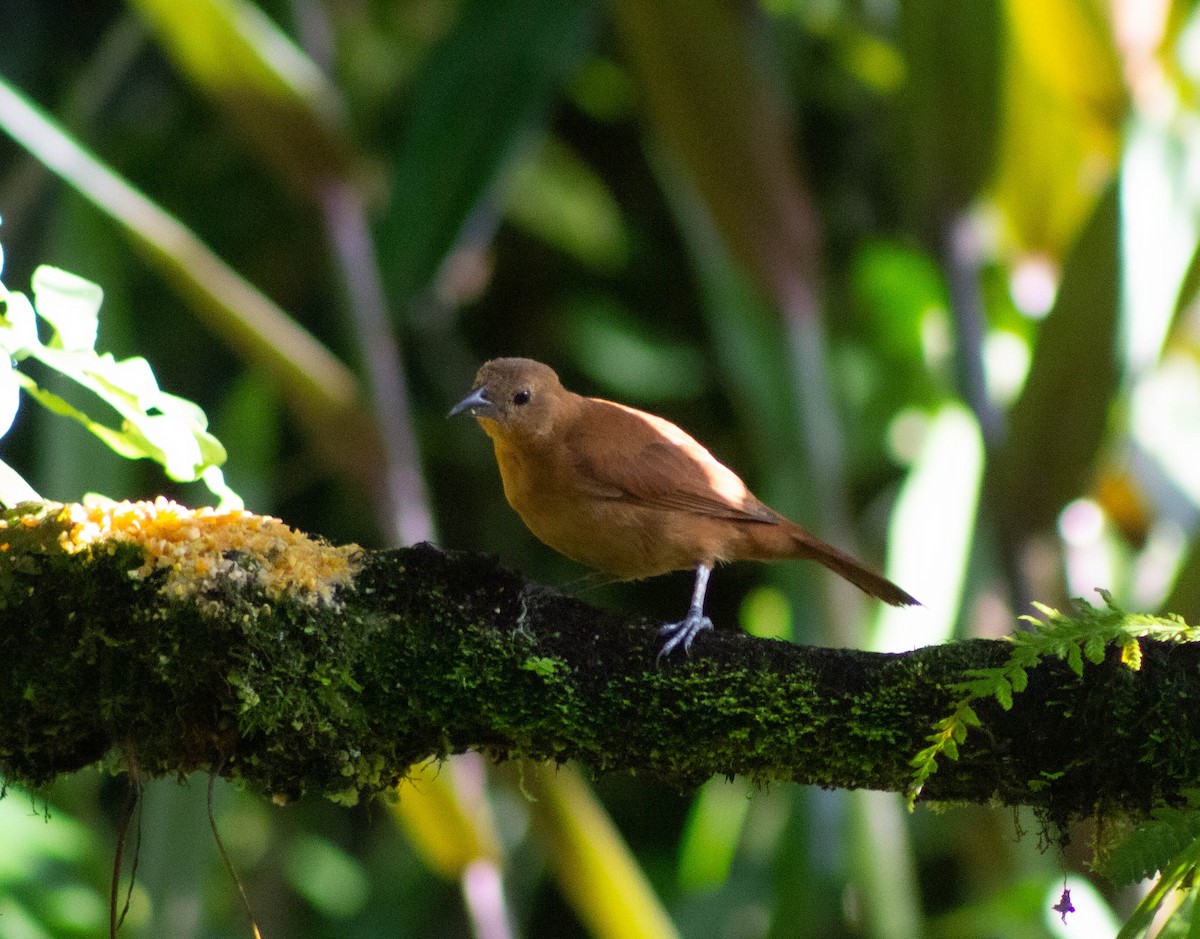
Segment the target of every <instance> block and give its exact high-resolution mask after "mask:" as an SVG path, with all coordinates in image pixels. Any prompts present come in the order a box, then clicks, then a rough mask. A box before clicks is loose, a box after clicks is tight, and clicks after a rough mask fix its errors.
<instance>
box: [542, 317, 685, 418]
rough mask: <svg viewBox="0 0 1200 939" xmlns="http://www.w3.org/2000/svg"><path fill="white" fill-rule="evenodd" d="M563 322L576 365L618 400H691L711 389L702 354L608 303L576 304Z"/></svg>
mask: <svg viewBox="0 0 1200 939" xmlns="http://www.w3.org/2000/svg"><path fill="white" fill-rule="evenodd" d="M563 321H564V326H565V327H566V341H567V343H568V345H569V347H570V349H571V352H572V355H573V357H574V360H575V362H576V364H577V365H578V366H579V368H580V369H581V370H582V371H583V372H584V373H586V374H587V375H588V376H589V377H591V378H592V379H593V380H595V381H596V382H598V383H599V384H601V385H603V386H604V387H605V388H609V389H612V391H613V394H614V395H616V396H617V397H618V398H625V397H627V398H636V399H640V400H642V401H674V400H688V399H694V398H696V397H697V396H698V395H700V394H701V393H702V392H703V391H704V389H705V387H706V386H707V384H708V383H707V380H706V379H707V375H706V371H705V367H704V359H703V357H702V356H701V355H700V354H699V352H697V351H696V350H695V349H694V348H692V347H691V346H685V345H683V344H681V343H678V342H671V341H669V340H668V339H666V338H664V337H662V336H660V335H656V334H655V332H654V331H653V330H652V329H650V328H648V327H647V326H646V325H645V324H644V323H643V322H641V321H639V320H638V319H637V318H636V317H635V316H634V315H633V314H632V313H631V312H630V311H628V310H625V309H623V308H622V307H621V306H620V305H619V304H617V303H615V302H613V301H612V300H610V299H607V298H605V297H581V298H578V299H576V300H574V301H572V302H570V303H569V304H568V305H567V308H566V309H565V310H564V312H563Z"/></svg>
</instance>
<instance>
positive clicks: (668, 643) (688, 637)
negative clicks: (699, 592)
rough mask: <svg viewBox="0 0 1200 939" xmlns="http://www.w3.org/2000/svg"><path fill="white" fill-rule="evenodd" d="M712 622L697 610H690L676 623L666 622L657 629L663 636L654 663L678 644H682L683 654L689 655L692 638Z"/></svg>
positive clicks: (711, 626)
mask: <svg viewBox="0 0 1200 939" xmlns="http://www.w3.org/2000/svg"><path fill="white" fill-rule="evenodd" d="M712 628H713V624H712V620H710V619H709V618H708V617H707V616H705V615H704V614H703V613H701V612H700V611H699V610H691V611H689V612H688V615H687V616H686V617H684V618H683V619H681V620H680V621H679V622H678V623H667V624H666V625H665V626H663V628H662V629H660V630H659V631H658V634H659V635H660V636H664V637H665V638H664V639H663V644H662V648H661V649H659V650H658V657H657V658H656V659H655V660H654V661H655V664H660V663H661V662H662V660H663V658H664V657H666V656H669V655H670V654H671V653H672V652H674V651H675V650H676V649H677V648H679V646H681V645H682V646H683V654H684V655H691V652H692V640H694V639H695V638H696V637H697V636H698V635H699V634H700V633H702V632H704V630H706V629H712Z"/></svg>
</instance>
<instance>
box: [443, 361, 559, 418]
mask: <svg viewBox="0 0 1200 939" xmlns="http://www.w3.org/2000/svg"><path fill="white" fill-rule="evenodd" d="M568 395H569V393H568V392H567V391H566V389H564V388H563V386H562V383H561V382H560V381H559V380H558V376H557V375H556V374H554V369H552V368H550V366H548V365H543V364H542V363H541V362H535V361H534V360H533V359H492V360H491V361H490V362H485V363H484V364H483V365H482V366H481V367H480V369H479V372H478V373H477V374H476V375H475V387H474V388H473V389H472V390H471V393H470V394H469V395H467V396H466V397H465V398H463V399H462V400H461V401H460V402H458V404H456V405H455V406H454V407H453V408H452V409H451V411H450V416H451V417H453V416H454V415H455V414H462V413H463V412H464V411H469V412H470V413H471V414H472V416H474V417H475V418H476V419H478V421H479V423H480V424H481V425H482V426H483V429H484V430H486V431H487V432H488V434H489V435H490V436H495V434H496V433H502V434H505V435H514V436H540V435H542V434H546V433H549V432H550V430H551V429H552V427H553V425H554V421H555V418H556V417H557V416H558V415H559V414H560V413H561V410H562V407H563V403H564V401H566V400H567V399H568Z"/></svg>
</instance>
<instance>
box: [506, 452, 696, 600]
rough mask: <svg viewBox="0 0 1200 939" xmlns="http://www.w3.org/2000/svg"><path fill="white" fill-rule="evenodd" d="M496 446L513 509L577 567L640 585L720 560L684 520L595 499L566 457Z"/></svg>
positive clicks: (626, 501)
mask: <svg viewBox="0 0 1200 939" xmlns="http://www.w3.org/2000/svg"><path fill="white" fill-rule="evenodd" d="M493 441H494V443H495V449H496V462H497V464H498V465H499V467H500V478H501V480H502V481H503V483H504V495H505V498H506V499H507V500H508V504H509V505H511V506H512V507H513V509H514V510H515V511H516V512H517V514H518V515H520V516H521V520H522V521H523V522H524V523H525V525H526V526H527V527H528V528H529V530H530V531H532V532H533V534H534V535H536V536H537V538H538V539H539V540H540V541H542V542H543V543H545V544H547V545H549V546H550V547H551V548H553V549H554V550H555V551H558V552H559V553H560V554H564V555H566V556H567V557H569V558H571V559H572V560H573V561H578V562H579V563H580V564H584V565H586V566H588V567H592V568H595V569H596V570H599V571H602V572H604V573H606V574H609V575H611V576H614V577H618V578H621V579H639V578H642V577H653V576H655V575H657V574H664V573H666V572H668V571H675V570H683V569H685V568H690V567H693V566H695V565H696V564H697V563H699V562H700V561H711V560H716V559H719V558H714V557H707V556H706V555H708V554H712V553H713V552H712V551H710V550H708V548H707V547H706V544H705V541H706V539H703V538H697V532H696V531H694V530H693V531H686V530H684V529H683V528H682V527H681V526H680V524H679V521H680V520H679V518H678V516H679V515H680V513H678V512H669V511H664V510H663V509H660V508H655V507H653V506H648V505H644V504H642V503H640V502H638V501H637V500H635V499H632V498H630V497H628V496H627V495H624V494H621V493H619V492H603V491H598V490H597V489H596V487H595V485H594V484H592V483H589V482H588V481H587V480H585V479H584V478H582V477H581V476H580V474H579V473H578V471H577V470H575V469H574V467H573V465H572V463H571V461H570V459H569V456H567V455H559V456H557V457H556V456H553V455H551V454H549V453H548V452H547V451H546V448H540V449H539V450H538V451H537V452H528V451H527V450H525V449H523V448H520V447H517V446H513V445H512V444H511V443H508V442H506V441H504V440H502V439H501V438H500V437H494V438H493Z"/></svg>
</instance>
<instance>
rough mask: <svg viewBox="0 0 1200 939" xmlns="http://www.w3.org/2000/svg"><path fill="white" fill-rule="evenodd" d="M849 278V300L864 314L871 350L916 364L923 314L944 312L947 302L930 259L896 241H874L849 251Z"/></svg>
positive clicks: (924, 315) (920, 341)
mask: <svg viewBox="0 0 1200 939" xmlns="http://www.w3.org/2000/svg"><path fill="white" fill-rule="evenodd" d="M850 278H851V280H850V286H851V290H852V291H853V294H854V299H855V301H856V303H857V304H858V305H859V307H860V308H861V309H862V310H863V311H864V312H865V313H866V314H867V316H868V317H869V318H870V323H871V327H872V330H873V335H872V338H873V339H875V340H876V341H875V342H873V343H872V352H874V353H876V354H878V353H880V352H883V353H887V354H890V355H893V356H896V357H897V358H901V359H903V360H904V361H906V362H907V363H908V364H910V365H912V364H918V363H920V362H921V360H922V358H923V356H924V349H923V346H922V327H923V326H924V323H925V319H926V317H927V316H928V315H930V314H931V313H941V314H942V315H944V314H945V310H946V306H947V304H948V302H949V301H948V300H947V297H946V286H945V283H944V281H943V279H942V274H941V271H940V270H938V267H937V265H936V264H935V263H934V261H933V259H932V258H931V257H929V255H928V254H926V253H925V252H923V251H918V250H916V249H915V248H910V247H907V246H905V245H901V244H897V243H896V242H892V241H875V242H871V243H869V244H865V245H863V246H862V247H861V248H859V249H858V251H857V252H856V253H855V255H854V258H853V262H852V266H851V270H850Z"/></svg>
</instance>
